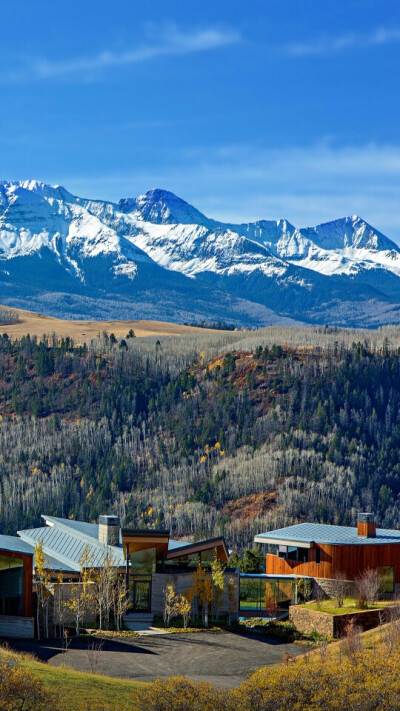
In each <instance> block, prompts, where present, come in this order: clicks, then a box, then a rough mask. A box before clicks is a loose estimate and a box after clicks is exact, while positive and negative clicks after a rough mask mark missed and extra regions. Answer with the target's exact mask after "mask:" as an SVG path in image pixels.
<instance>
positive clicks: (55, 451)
mask: <svg viewBox="0 0 400 711" xmlns="http://www.w3.org/2000/svg"><path fill="white" fill-rule="evenodd" d="M4 331H6V328H4ZM0 382H1V388H0V417H1V420H0V526H1V530H2V531H3V532H4V533H7V532H8V533H14V532H15V530H16V529H17V528H19V529H20V528H24V527H27V526H32V525H37V524H39V523H40V514H41V513H44V512H45V513H47V514H49V515H58V516H63V517H73V518H78V519H84V520H92V521H93V520H95V519H96V518H97V516H98V515H99V514H101V513H105V512H107V513H115V514H118V515H119V516H121V519H122V521H123V524H124V525H126V526H132V527H150V528H157V527H165V528H168V529H170V530H171V533H172V535H174V536H176V537H182V538H184V537H192V538H194V539H196V538H204V537H211V536H213V535H219V534H224V535H225V536H226V538H227V540H228V542H229V544H230V545H231V546H232V547H233V548H235V549H236V550H240V549H242V548H245V547H248V546H249V545H251V543H252V537H253V535H254V533H256V532H259V531H260V530H263V529H267V528H268V527H270V526H274V527H276V526H283V525H286V524H288V523H293V522H295V521H301V520H304V519H308V520H310V521H320V522H330V523H342V524H354V522H355V520H356V511H359V510H373V511H375V512H376V514H377V520H378V522H379V524H380V525H382V526H384V527H395V526H399V525H400V514H399V506H398V503H399V501H398V500H399V493H400V463H399V457H398V452H399V447H400V415H399V407H400V330H399V329H397V328H394V327H393V328H391V327H387V328H382V329H379V330H376V331H354V330H337V329H330V328H327V327H325V328H324V327H320V328H280V327H271V328H265V329H261V330H259V331H250V332H248V331H243V332H240V331H238V332H236V331H226V332H217V331H216V332H214V333H213V332H212V331H204V332H203V333H202V332H200V330H199V332H197V333H192V334H187V335H186V334H183V335H181V336H179V337H174V336H168V337H167V336H166V337H149V338H141V339H137V338H134V337H132V335H131V336H130V335H129V334H126V337H125V338H116V337H114V336H113V335H112V334H111V335H110V336H106V337H104V338H101V339H96V340H92V341H91V342H90V343H89V344H83V345H79V346H77V345H75V344H74V342H73V341H72V340H71V339H70V338H64V339H59V338H56V337H55V336H54V337H53V338H52V339H51V338H50V342H49V339H48V338H45V339H42V340H41V339H38V338H36V337H32V338H31V337H29V336H26V337H23V338H20V339H19V340H12V339H11V338H9V337H8V336H7V334H6V333H4V334H3V336H1V337H0Z"/></svg>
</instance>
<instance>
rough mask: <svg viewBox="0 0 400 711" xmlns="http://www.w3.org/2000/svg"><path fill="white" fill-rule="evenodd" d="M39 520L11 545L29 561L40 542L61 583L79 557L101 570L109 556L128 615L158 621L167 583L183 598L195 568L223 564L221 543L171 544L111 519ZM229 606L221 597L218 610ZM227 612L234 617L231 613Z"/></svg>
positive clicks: (75, 570) (161, 534)
mask: <svg viewBox="0 0 400 711" xmlns="http://www.w3.org/2000/svg"><path fill="white" fill-rule="evenodd" d="M42 518H43V521H44V526H41V527H39V528H31V529H26V530H23V531H18V535H19V536H20V539H15V540H16V541H18V540H20V544H21V545H25V546H26V547H27V550H29V551H30V555H31V561H32V554H33V552H34V546H35V545H36V544H37V543H38V542H39V541H41V542H42V544H43V550H44V553H45V555H46V565H47V567H48V569H49V570H51V572H52V573H53V574H54V578H56V577H57V575H59V574H60V573H61V575H62V577H63V580H64V581H65V582H71V581H73V580H76V579H77V578H78V577H79V572H80V568H81V563H80V559H81V557H82V555H83V553H84V552H85V551H87V553H88V558H89V560H90V567H91V568H94V569H96V568H100V567H101V566H102V565H103V564H104V560H105V558H106V556H107V555H109V556H111V558H112V561H113V565H114V566H115V567H116V568H117V569H118V571H119V572H120V573H121V574H123V575H124V576H125V578H126V584H127V588H128V590H129V592H130V597H131V604H132V613H141V614H144V613H148V614H155V615H161V614H162V610H163V604H164V600H163V598H164V594H163V591H164V588H165V585H166V582H167V581H172V582H173V583H174V585H175V589H176V592H177V593H178V594H183V593H184V592H185V591H187V590H188V588H189V587H190V585H191V583H192V575H193V573H194V571H195V569H196V567H197V566H198V564H199V563H200V565H201V567H202V568H204V569H205V570H206V571H208V570H209V569H210V568H211V563H212V561H213V558H214V555H215V554H216V555H217V556H218V558H219V559H220V560H221V561H223V562H224V563H228V559H229V553H228V550H227V547H226V544H225V541H224V539H223V538H222V537H219V538H212V539H209V540H203V541H196V542H195V543H191V542H188V541H179V540H173V539H171V538H170V535H169V531H157V530H153V529H148V530H138V529H121V528H120V522H119V518H118V517H117V516H100V517H99V522H98V524H93V523H86V522H84V521H74V520H69V519H63V518H57V517H54V516H46V515H43V516H42ZM31 565H32V562H31ZM226 576H227V577H234V578H235V579H236V578H237V586H238V582H239V581H238V578H239V575H238V572H237V571H236V570H228V571H227V573H226ZM238 587H239V586H238ZM229 606H230V603H229V600H228V598H227V595H225V596H224V597H223V599H222V601H221V606H220V610H221V611H222V612H224V611H226V612H228V607H229ZM236 608H237V605H236ZM229 612H230V613H231V614H232V616H233V617H235V614H234V612H233V611H232V610H231V609H229Z"/></svg>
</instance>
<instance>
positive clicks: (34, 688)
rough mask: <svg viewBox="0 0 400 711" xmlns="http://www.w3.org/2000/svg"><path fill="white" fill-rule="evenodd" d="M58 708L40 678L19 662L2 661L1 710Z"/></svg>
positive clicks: (34, 710) (44, 710)
mask: <svg viewBox="0 0 400 711" xmlns="http://www.w3.org/2000/svg"><path fill="white" fill-rule="evenodd" d="M50 708H52V709H56V705H55V703H54V699H53V698H52V696H51V695H50V694H49V693H48V692H47V691H45V689H44V687H43V684H42V682H41V681H40V679H38V678H37V677H35V676H34V675H33V674H31V672H30V671H29V670H28V669H25V668H24V667H22V666H21V665H20V664H18V662H14V661H12V662H11V661H9V660H8V661H4V660H1V661H0V709H1V711H47V709H50Z"/></svg>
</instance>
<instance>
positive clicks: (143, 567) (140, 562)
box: [129, 548, 157, 575]
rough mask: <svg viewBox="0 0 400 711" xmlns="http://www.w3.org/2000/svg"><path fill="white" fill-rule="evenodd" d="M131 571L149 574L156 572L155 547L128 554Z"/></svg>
mask: <svg viewBox="0 0 400 711" xmlns="http://www.w3.org/2000/svg"><path fill="white" fill-rule="evenodd" d="M129 557H130V561H131V572H132V573H135V574H138V573H140V574H142V575H146V574H147V575H151V574H152V573H155V572H156V565H157V548H146V549H144V550H141V551H135V552H134V553H131V554H130V556H129Z"/></svg>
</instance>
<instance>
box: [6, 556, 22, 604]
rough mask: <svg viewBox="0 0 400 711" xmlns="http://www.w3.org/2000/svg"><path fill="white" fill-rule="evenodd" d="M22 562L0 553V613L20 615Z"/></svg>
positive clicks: (19, 559)
mask: <svg viewBox="0 0 400 711" xmlns="http://www.w3.org/2000/svg"><path fill="white" fill-rule="evenodd" d="M23 588H24V562H23V560H22V558H12V557H11V556H7V555H0V615H22V607H23Z"/></svg>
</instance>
